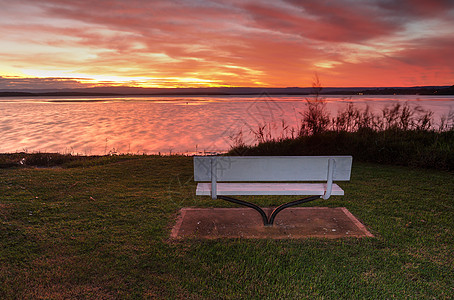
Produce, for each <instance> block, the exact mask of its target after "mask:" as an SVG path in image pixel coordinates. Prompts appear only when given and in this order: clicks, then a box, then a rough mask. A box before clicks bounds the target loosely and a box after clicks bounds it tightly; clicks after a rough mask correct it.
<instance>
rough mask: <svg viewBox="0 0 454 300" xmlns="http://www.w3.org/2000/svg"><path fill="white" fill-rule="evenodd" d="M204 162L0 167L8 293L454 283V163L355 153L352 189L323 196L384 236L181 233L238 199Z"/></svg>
mask: <svg viewBox="0 0 454 300" xmlns="http://www.w3.org/2000/svg"><path fill="white" fill-rule="evenodd" d="M192 168H193V167H192V158H190V157H153V156H122V157H114V158H106V157H103V158H94V159H93V160H86V161H82V162H80V163H78V164H77V163H73V164H72V166H71V167H70V168H67V167H65V168H3V169H0V221H1V222H0V298H1V299H17V298H21V299H22V298H25V299H27V298H28V299H36V298H44V299H46V298H49V299H62V298H78V299H111V298H121V299H130V298H131V299H143V298H145V299H147V298H158V299H175V298H176V299H183V298H184V299H187V298H192V299H220V298H223V299H239V298H249V299H285V298H288V299H298V298H324V299H339V298H371V299H376V298H381V299H383V298H399V299H401V298H409V299H415V298H425V299H428V298H430V299H432V298H436V299H443V298H446V299H447V298H451V297H452V295H453V294H454V261H453V257H454V251H453V250H454V240H453V237H454V217H453V216H454V174H453V173H449V172H444V171H436V170H424V169H412V168H407V167H394V166H383V165H375V164H365V163H356V162H354V165H353V171H352V180H351V181H350V182H348V183H342V187H343V188H344V190H345V191H346V195H345V196H343V197H331V198H330V199H329V200H327V201H323V200H317V201H314V202H312V203H310V205H314V206H330V207H338V206H345V207H347V208H348V209H349V210H350V212H352V213H353V214H354V215H355V216H356V217H357V218H359V219H360V220H361V221H362V222H363V223H364V224H365V225H366V226H367V227H368V229H369V230H370V231H371V232H372V233H373V234H374V235H375V238H363V239H356V238H345V239H338V240H327V239H307V240H280V241H275V240H242V239H232V240H210V241H206V240H185V241H179V242H175V241H171V240H169V234H170V229H171V226H173V223H174V218H175V216H176V214H177V212H178V210H179V209H180V208H182V207H188V206H193V207H210V206H218V207H225V206H230V204H228V203H225V202H222V201H214V200H211V199H210V198H209V197H196V196H195V195H194V193H195V183H194V182H193V181H192V172H193V169H192ZM289 199H291V198H289ZM254 201H255V202H256V203H259V204H261V205H263V206H267V205H276V204H277V203H279V202H278V201H279V199H278V198H271V199H270V198H260V197H256V198H255V199H254ZM281 201H282V200H281Z"/></svg>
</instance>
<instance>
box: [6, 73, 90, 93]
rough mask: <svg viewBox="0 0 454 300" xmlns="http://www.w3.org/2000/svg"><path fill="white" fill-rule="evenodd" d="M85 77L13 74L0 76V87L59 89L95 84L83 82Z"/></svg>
mask: <svg viewBox="0 0 454 300" xmlns="http://www.w3.org/2000/svg"><path fill="white" fill-rule="evenodd" d="M84 80H85V81H87V79H86V78H52V77H47V78H28V77H14V76H0V89H5V90H22V89H61V88H78V87H80V88H82V87H91V86H94V85H95V84H83V83H81V81H84Z"/></svg>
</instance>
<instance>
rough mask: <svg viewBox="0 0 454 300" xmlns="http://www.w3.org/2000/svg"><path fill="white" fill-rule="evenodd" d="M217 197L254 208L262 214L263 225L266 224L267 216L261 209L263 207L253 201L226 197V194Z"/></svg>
mask: <svg viewBox="0 0 454 300" xmlns="http://www.w3.org/2000/svg"><path fill="white" fill-rule="evenodd" d="M218 198H219V199H222V200H226V201H229V202H233V203H236V204H240V205H244V206H247V207H250V208H253V209H255V210H256V211H258V212H259V213H260V215H261V216H262V219H263V224H264V225H265V226H266V225H268V217H267V216H266V214H265V212H264V211H263V209H261V208H260V207H259V206H257V205H255V204H253V203H250V202H247V201H243V200H238V199H235V198H231V197H227V196H218Z"/></svg>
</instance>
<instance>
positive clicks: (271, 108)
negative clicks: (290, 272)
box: [0, 95, 454, 155]
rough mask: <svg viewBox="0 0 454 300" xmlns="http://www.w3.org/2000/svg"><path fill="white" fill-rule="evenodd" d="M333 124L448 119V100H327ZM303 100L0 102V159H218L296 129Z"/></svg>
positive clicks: (453, 105) (451, 102)
mask: <svg viewBox="0 0 454 300" xmlns="http://www.w3.org/2000/svg"><path fill="white" fill-rule="evenodd" d="M324 98H325V100H326V103H327V109H328V110H329V111H330V113H331V115H332V116H335V115H336V114H337V112H338V111H339V110H342V109H344V108H345V107H346V105H347V103H349V102H353V103H355V104H356V105H357V107H359V108H364V107H366V105H368V106H369V107H370V109H371V110H372V111H374V112H376V113H379V112H381V109H382V108H384V107H386V106H391V105H393V104H395V103H398V102H401V103H405V102H406V103H408V105H409V106H411V107H416V106H421V107H423V108H424V109H428V110H431V111H433V112H434V121H435V123H436V124H438V123H439V121H440V117H441V116H443V115H448V113H449V112H450V111H451V112H452V111H454V96H352V97H346V96H326V97H324ZM305 99H311V97H306V96H274V95H273V96H269V95H262V96H214V97H213V96H196V97H194V96H181V97H180V96H165V97H141V96H136V97H64V98H63V97H49V98H0V153H11V152H22V151H27V152H59V153H72V154H81V155H98V154H109V153H139V154H142V153H145V154H155V153H161V154H169V153H183V154H184V153H187V154H192V153H194V152H199V153H200V152H202V153H203V152H222V151H225V150H228V149H229V148H230V146H231V145H232V144H233V140H232V137H233V136H235V135H237V134H238V133H239V132H242V133H243V139H244V141H245V142H246V143H253V142H254V140H253V135H252V134H251V129H252V130H256V129H257V128H258V126H259V125H263V124H265V123H267V124H271V131H273V135H274V136H279V135H280V134H281V133H282V121H283V120H284V122H285V126H286V125H288V126H290V127H292V126H293V127H296V126H297V125H298V123H299V119H300V112H302V111H304V108H305V106H306V101H305Z"/></svg>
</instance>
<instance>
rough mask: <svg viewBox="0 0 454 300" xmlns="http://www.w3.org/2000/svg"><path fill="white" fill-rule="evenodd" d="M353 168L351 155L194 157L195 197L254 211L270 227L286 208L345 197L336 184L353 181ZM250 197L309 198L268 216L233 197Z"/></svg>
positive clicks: (280, 208)
mask: <svg viewBox="0 0 454 300" xmlns="http://www.w3.org/2000/svg"><path fill="white" fill-rule="evenodd" d="M351 166H352V157H351V156H194V181H196V182H198V184H197V190H196V195H198V196H211V198H213V199H218V198H219V199H223V200H226V201H229V202H233V203H236V204H240V205H244V206H247V207H250V208H253V209H255V210H256V211H257V212H259V213H260V215H261V216H262V219H263V224H264V225H265V226H269V225H273V223H274V219H275V218H276V215H277V214H278V213H279V212H280V211H282V210H283V209H285V208H288V207H291V206H295V205H298V204H302V203H305V202H309V201H313V200H316V199H319V198H323V199H325V200H326V199H328V198H329V197H330V196H331V195H336V196H341V195H344V191H343V190H342V189H341V188H340V187H339V186H338V185H337V184H335V183H333V181H348V180H350V173H351ZM247 195H301V196H310V197H306V198H302V199H300V200H296V201H291V202H288V203H285V204H282V205H280V206H278V207H276V208H275V209H274V210H273V212H272V213H271V214H270V216H269V217H268V216H267V215H266V213H265V212H264V210H263V209H262V208H260V207H259V206H257V205H255V204H253V203H250V202H247V201H244V200H239V199H236V198H233V197H231V196H247Z"/></svg>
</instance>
